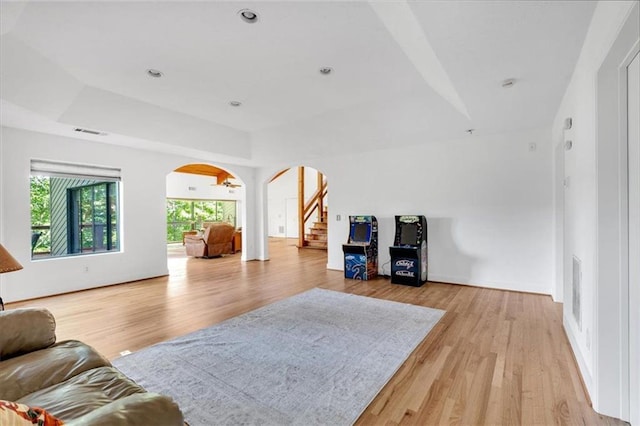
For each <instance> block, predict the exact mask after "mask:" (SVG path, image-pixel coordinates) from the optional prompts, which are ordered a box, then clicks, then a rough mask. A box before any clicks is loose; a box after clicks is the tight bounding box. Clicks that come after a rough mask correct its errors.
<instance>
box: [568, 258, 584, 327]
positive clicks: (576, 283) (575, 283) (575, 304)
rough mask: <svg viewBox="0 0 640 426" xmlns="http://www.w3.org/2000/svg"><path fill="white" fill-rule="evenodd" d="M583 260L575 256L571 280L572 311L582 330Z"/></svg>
mask: <svg viewBox="0 0 640 426" xmlns="http://www.w3.org/2000/svg"><path fill="white" fill-rule="evenodd" d="M581 287H582V262H581V261H580V259H578V258H577V257H575V256H573V279H572V280H571V288H572V295H573V297H572V311H573V318H574V319H575V320H576V324H577V325H578V329H579V330H582V310H581V309H580V305H581V302H582V300H581V299H582V294H581V293H582V292H581Z"/></svg>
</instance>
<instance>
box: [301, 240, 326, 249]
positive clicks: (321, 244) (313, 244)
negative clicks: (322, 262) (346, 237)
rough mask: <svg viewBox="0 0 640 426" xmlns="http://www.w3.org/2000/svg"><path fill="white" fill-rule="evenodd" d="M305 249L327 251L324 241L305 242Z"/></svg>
mask: <svg viewBox="0 0 640 426" xmlns="http://www.w3.org/2000/svg"><path fill="white" fill-rule="evenodd" d="M305 248H312V249H322V250H326V249H327V242H326V241H316V240H309V241H308V242H307V245H306V246H305Z"/></svg>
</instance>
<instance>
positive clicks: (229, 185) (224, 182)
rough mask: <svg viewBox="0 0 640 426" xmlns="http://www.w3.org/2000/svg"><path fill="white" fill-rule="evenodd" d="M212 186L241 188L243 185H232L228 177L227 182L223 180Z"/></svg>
mask: <svg viewBox="0 0 640 426" xmlns="http://www.w3.org/2000/svg"><path fill="white" fill-rule="evenodd" d="M211 186H224V187H226V188H239V187H240V186H242V185H239V184H237V183H232V182H231V181H230V180H229V178H228V177H227V178H226V179H225V180H223V181H222V182H220V183H212V184H211Z"/></svg>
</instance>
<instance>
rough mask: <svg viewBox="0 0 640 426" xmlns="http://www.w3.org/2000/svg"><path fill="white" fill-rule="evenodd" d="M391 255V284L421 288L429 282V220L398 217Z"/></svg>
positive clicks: (417, 217)
mask: <svg viewBox="0 0 640 426" xmlns="http://www.w3.org/2000/svg"><path fill="white" fill-rule="evenodd" d="M389 254H390V255H391V282H392V283H394V284H405V285H410V286H414V287H420V286H421V285H422V284H424V283H425V282H426V281H427V219H426V218H425V217H424V216H396V236H395V239H394V241H393V247H389Z"/></svg>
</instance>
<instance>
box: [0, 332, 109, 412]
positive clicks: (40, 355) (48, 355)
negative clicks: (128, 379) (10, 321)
mask: <svg viewBox="0 0 640 426" xmlns="http://www.w3.org/2000/svg"><path fill="white" fill-rule="evenodd" d="M103 366H111V363H110V362H109V361H108V360H107V359H106V358H104V357H103V356H102V355H100V354H99V353H98V352H97V351H96V350H95V349H93V348H92V347H91V346H89V345H86V344H84V343H82V342H78V341H76V340H67V341H64V342H59V343H56V344H55V345H53V346H50V347H48V348H46V349H41V350H39V351H35V352H29V353H27V354H24V355H22V356H20V357H15V358H11V359H7V360H4V361H0V399H5V400H8V401H18V400H19V398H21V397H23V396H24V395H27V394H30V393H33V392H36V391H38V390H40V389H43V388H48V387H49V386H52V385H55V384H56V383H60V382H63V381H65V380H67V379H69V378H71V377H73V376H76V375H77V374H79V373H82V372H84V371H87V370H90V369H92V368H96V367H103ZM45 407H47V406H46V405H45Z"/></svg>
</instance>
